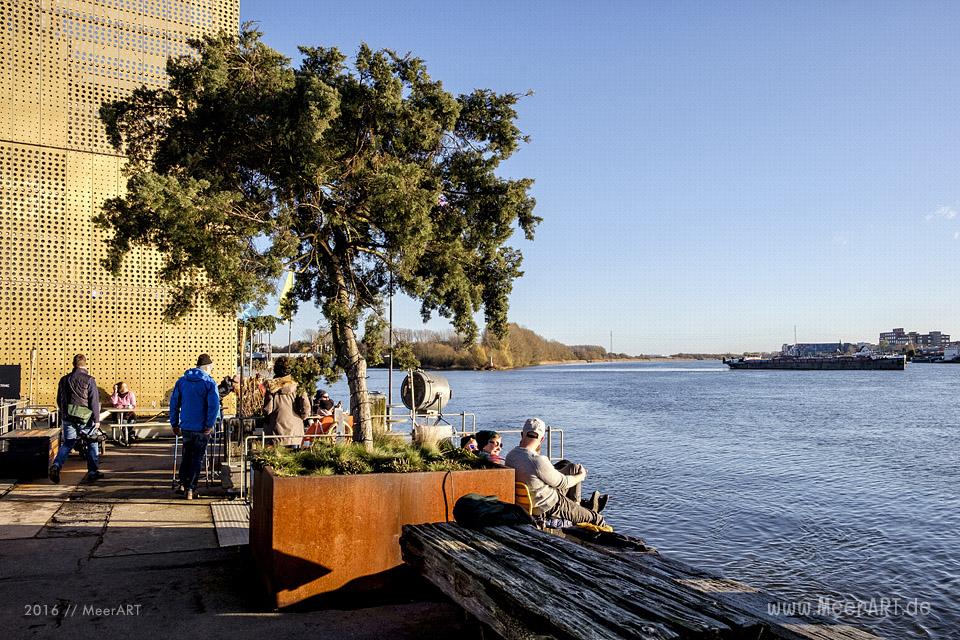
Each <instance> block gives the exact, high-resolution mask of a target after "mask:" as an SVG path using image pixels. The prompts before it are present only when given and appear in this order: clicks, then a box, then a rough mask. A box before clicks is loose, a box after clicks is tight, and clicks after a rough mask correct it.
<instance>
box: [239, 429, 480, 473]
mask: <svg viewBox="0 0 960 640" xmlns="http://www.w3.org/2000/svg"><path fill="white" fill-rule="evenodd" d="M252 456H253V460H254V464H255V465H257V466H260V467H271V468H272V469H273V472H274V473H275V474H276V475H278V476H329V475H355V474H362V473H413V472H417V471H461V470H464V469H487V468H489V467H490V464H489V463H488V462H487V461H485V460H484V459H483V458H480V457H478V456H476V455H474V454H473V453H471V452H470V451H466V450H464V449H458V448H454V447H453V446H450V445H449V444H441V446H439V447H436V446H427V447H420V446H418V445H415V444H411V443H409V442H405V441H404V440H402V439H400V438H396V437H392V436H379V437H377V438H375V439H374V446H373V450H372V451H367V450H366V449H365V448H364V446H363V445H362V444H356V443H352V442H350V443H336V444H331V443H329V442H315V443H314V445H313V446H312V447H310V448H308V449H300V450H294V449H287V448H286V447H281V446H271V447H265V448H263V449H257V450H255V451H254V452H253V454H252Z"/></svg>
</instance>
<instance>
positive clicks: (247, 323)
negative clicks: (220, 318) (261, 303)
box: [238, 316, 280, 333]
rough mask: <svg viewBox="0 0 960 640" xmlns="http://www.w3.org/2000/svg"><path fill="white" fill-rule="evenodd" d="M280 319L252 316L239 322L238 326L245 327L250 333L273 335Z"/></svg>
mask: <svg viewBox="0 0 960 640" xmlns="http://www.w3.org/2000/svg"><path fill="white" fill-rule="evenodd" d="M279 321H280V318H278V317H276V316H252V317H250V318H247V319H245V320H239V321H238V322H239V323H240V326H243V327H246V328H247V330H248V331H250V332H251V333H252V332H266V333H273V332H274V331H276V330H277V323H278V322H279Z"/></svg>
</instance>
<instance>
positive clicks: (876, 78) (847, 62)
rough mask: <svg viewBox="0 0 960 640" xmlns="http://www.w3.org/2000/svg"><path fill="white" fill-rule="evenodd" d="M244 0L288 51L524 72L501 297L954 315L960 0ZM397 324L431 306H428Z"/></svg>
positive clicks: (803, 329)
mask: <svg viewBox="0 0 960 640" xmlns="http://www.w3.org/2000/svg"><path fill="white" fill-rule="evenodd" d="M241 17H242V19H243V20H254V21H257V22H259V24H260V28H261V29H262V30H263V31H264V32H265V41H266V42H267V43H268V44H270V45H271V46H273V47H274V48H276V49H278V50H280V51H282V52H284V53H286V54H287V55H290V56H295V55H296V46H297V45H298V44H311V45H323V46H338V47H340V48H341V49H342V50H343V51H345V52H346V53H348V54H352V53H355V52H356V49H357V47H358V45H359V43H360V42H361V41H362V42H366V43H368V44H369V45H371V46H372V47H374V48H392V49H395V50H398V51H401V52H407V51H409V52H411V53H413V54H414V55H416V56H418V57H420V58H423V59H425V60H426V62H427V64H428V68H429V70H430V73H431V75H432V76H433V77H434V78H435V79H438V80H442V81H443V82H444V85H445V86H446V87H447V88H448V89H449V90H451V91H454V92H461V91H469V90H471V89H473V88H475V87H486V88H491V89H494V90H496V91H502V92H503V91H512V92H524V91H527V90H528V89H529V90H533V91H534V92H535V95H534V96H532V97H530V98H526V99H524V100H523V101H522V103H521V104H520V107H519V112H520V120H519V124H520V126H521V128H522V129H523V130H524V131H525V132H526V133H528V134H529V135H530V136H531V137H532V141H531V143H530V144H528V145H526V146H524V147H523V148H521V149H520V151H519V152H518V153H517V154H516V155H515V156H514V158H512V159H511V160H510V161H509V162H508V163H507V164H506V165H505V167H504V171H503V173H504V175H510V176H518V177H519V176H528V177H532V178H534V179H535V180H536V184H535V187H534V195H535V197H536V198H537V203H538V204H537V213H538V214H539V215H540V216H542V217H543V219H544V221H543V223H542V224H541V225H540V227H539V228H538V231H537V235H536V239H535V240H534V241H533V242H527V241H525V240H524V239H523V238H522V237H519V236H518V237H517V238H516V239H515V241H514V245H515V246H517V247H518V248H520V249H521V250H522V252H523V254H524V271H525V273H526V275H525V276H524V277H523V278H521V279H520V280H518V281H517V283H516V285H515V287H514V291H513V295H512V296H511V312H510V317H511V320H513V321H515V322H517V323H519V324H522V325H524V326H527V327H529V328H531V329H533V330H534V331H537V332H538V333H540V334H542V335H544V336H546V337H549V338H552V339H556V340H560V341H563V342H566V343H568V344H583V343H589V344H602V345H604V346H609V332H610V331H612V332H613V347H614V349H615V350H616V351H625V352H627V353H674V352H678V351H728V350H730V351H744V350H760V349H772V348H779V346H780V345H781V344H782V343H784V342H792V340H793V327H794V325H796V326H797V330H798V335H799V339H800V340H801V341H808V342H819V341H827V340H836V339H843V340H849V341H856V340H873V341H876V340H877V337H878V336H877V334H878V333H879V332H880V331H882V330H890V329H891V328H893V327H906V328H907V329H908V330H919V331H929V330H943V331H945V332H948V333H953V334H955V335H960V322H958V319H960V296H957V295H956V287H957V285H956V283H957V282H958V281H960V215H957V214H958V212H960V182H958V179H957V178H958V170H960V146H958V144H957V142H958V133H960V83H958V79H960V73H958V72H960V55H958V54H960V51H958V49H960V39H958V38H957V37H956V26H957V25H958V24H960V3H936V2H923V3H919V2H899V3H882V2H870V3H855V2H844V3H812V2H789V3H788V2H757V3H746V2H744V3H710V2H659V3H658V2H604V3H596V4H595V5H593V6H591V3H582V2H552V3H548V2H515V1H514V2H483V3H465V2H464V3H457V2H450V1H447V2H425V1H424V2H419V1H416V0H409V1H407V2H386V1H382V0H381V1H380V2H367V1H362V0H353V1H351V2H337V3H319V2H306V1H303V2H293V1H288V0H271V1H269V2H268V1H266V0H241ZM318 319H319V313H318V312H315V311H313V310H312V309H304V310H302V311H301V313H300V315H299V316H298V318H297V319H296V320H295V322H294V336H295V337H296V336H297V335H299V334H300V333H302V331H303V329H306V328H310V327H312V326H314V325H315V324H316V323H317V322H318ZM395 325H396V326H402V327H410V328H418V327H420V326H422V325H421V322H420V319H419V314H418V313H417V306H416V304H414V303H412V302H410V301H398V303H397V306H396V307H395ZM428 326H429V327H431V328H445V327H446V326H447V324H446V323H445V321H443V320H442V319H440V320H435V321H434V322H431V323H430V325H428ZM285 340H286V331H283V332H282V339H281V332H278V334H277V337H276V338H275V342H285Z"/></svg>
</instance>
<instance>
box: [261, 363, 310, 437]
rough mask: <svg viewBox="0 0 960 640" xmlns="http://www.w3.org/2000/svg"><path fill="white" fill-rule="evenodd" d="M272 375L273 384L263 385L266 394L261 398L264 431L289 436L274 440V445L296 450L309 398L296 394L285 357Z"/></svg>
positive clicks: (294, 384) (274, 367)
mask: <svg viewBox="0 0 960 640" xmlns="http://www.w3.org/2000/svg"><path fill="white" fill-rule="evenodd" d="M273 375H274V378H273V380H268V381H267V393H266V395H264V397H263V415H264V416H266V418H267V421H266V425H265V431H266V432H267V435H271V436H290V437H288V438H277V439H276V440H275V441H274V442H276V443H278V444H282V445H286V446H288V447H299V446H300V443H301V442H302V441H303V420H304V419H305V418H306V417H307V416H308V415H309V414H310V396H308V395H307V394H306V393H304V392H302V391H299V392H298V389H297V383H296V382H294V381H293V378H291V377H290V363H289V360H288V359H287V358H286V357H283V356H281V357H279V358H277V360H276V362H275V363H274V364H273Z"/></svg>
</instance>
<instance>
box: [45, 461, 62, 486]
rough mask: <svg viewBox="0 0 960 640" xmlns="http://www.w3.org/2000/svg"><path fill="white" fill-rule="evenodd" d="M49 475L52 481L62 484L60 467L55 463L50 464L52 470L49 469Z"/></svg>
mask: <svg viewBox="0 0 960 640" xmlns="http://www.w3.org/2000/svg"><path fill="white" fill-rule="evenodd" d="M47 477H48V478H50V482H52V483H53V484H60V467H58V466H57V465H55V464H52V465H50V470H49V471H47Z"/></svg>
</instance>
